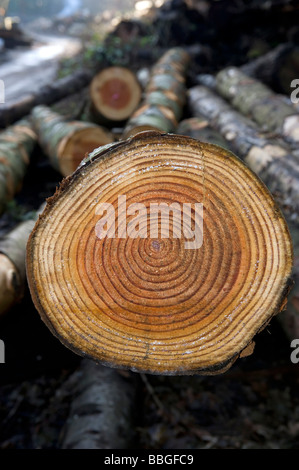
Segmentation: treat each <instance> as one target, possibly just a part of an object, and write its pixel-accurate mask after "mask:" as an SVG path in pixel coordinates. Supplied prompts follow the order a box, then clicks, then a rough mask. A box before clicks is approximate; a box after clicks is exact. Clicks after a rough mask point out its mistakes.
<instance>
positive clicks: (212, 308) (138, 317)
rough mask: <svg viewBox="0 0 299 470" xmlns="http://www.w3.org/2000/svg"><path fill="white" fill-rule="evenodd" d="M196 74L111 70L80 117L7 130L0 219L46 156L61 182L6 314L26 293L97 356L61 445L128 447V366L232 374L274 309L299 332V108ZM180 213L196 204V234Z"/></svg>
mask: <svg viewBox="0 0 299 470" xmlns="http://www.w3.org/2000/svg"><path fill="white" fill-rule="evenodd" d="M190 64H191V65H190ZM191 66H192V56H191V55H190V54H189V53H187V52H186V51H185V50H184V49H183V48H179V47H175V48H172V49H169V50H168V51H166V52H165V53H164V54H163V55H162V56H161V58H160V59H159V60H158V61H157V62H155V63H154V65H153V66H152V67H151V69H150V75H149V77H148V79H147V80H146V84H145V86H144V88H142V87H141V85H140V83H139V81H138V80H137V79H136V78H135V75H134V74H133V73H131V72H130V71H128V70H125V69H124V68H121V74H120V68H119V69H118V70H117V71H116V70H115V68H113V70H112V69H111V68H109V69H106V70H103V71H102V73H100V74H97V75H96V76H95V77H94V79H93V80H92V81H91V86H90V87H89V89H88V90H89V93H90V95H89V97H88V101H87V102H86V103H78V109H79V108H80V110H81V111H82V110H83V109H84V110H85V111H84V112H83V113H81V112H80V113H79V112H78V113H77V116H76V118H74V117H67V116H66V115H62V114H60V113H58V112H56V111H54V110H53V109H52V107H50V106H48V104H49V103H48V102H47V100H45V101H46V103H44V104H40V103H35V105H34V106H33V107H32V106H31V107H30V110H29V112H28V113H27V114H26V118H25V119H24V120H22V121H20V122H17V123H16V124H15V125H11V126H9V127H6V128H5V130H4V131H3V132H2V133H1V134H0V151H1V154H2V157H1V158H0V179H1V182H3V184H2V185H1V186H0V192H1V193H0V208H1V211H2V212H4V211H5V209H6V203H7V201H8V200H9V199H11V198H13V197H14V196H15V195H16V194H17V193H18V191H19V190H20V189H21V187H22V181H23V179H24V177H25V175H26V172H27V168H28V164H29V163H30V159H31V156H32V154H33V150H34V149H36V148H38V149H39V151H40V152H39V154H40V156H45V157H46V159H48V160H47V161H49V162H50V164H51V166H52V167H53V168H54V169H55V170H57V172H59V174H60V175H61V181H60V185H59V187H58V188H57V190H56V192H55V194H54V195H53V196H52V197H50V198H48V199H47V201H46V204H45V206H42V207H40V208H37V213H36V218H34V217H33V218H31V219H30V220H27V221H25V222H22V223H20V224H17V225H16V226H15V227H14V228H13V229H12V230H10V231H9V232H7V233H6V234H5V235H4V236H3V237H2V238H1V239H0V285H1V289H0V314H4V313H5V314H7V312H8V311H9V310H10V309H11V308H12V307H13V306H14V305H16V304H17V303H18V302H22V297H23V295H24V291H25V289H26V288H27V286H28V287H29V291H30V294H31V297H32V300H33V303H34V306H35V308H36V310H37V311H38V313H39V314H40V316H41V319H42V320H43V321H44V323H45V325H46V326H47V327H48V328H49V330H50V332H51V333H53V335H54V336H55V337H57V338H58V339H59V340H60V342H61V343H62V344H63V345H65V346H66V347H68V348H69V349H70V350H71V351H73V352H74V353H76V354H79V355H80V356H82V357H84V359H83V361H82V363H81V366H80V368H79V370H78V371H77V372H78V374H79V376H80V377H81V378H82V381H80V380H78V382H77V388H76V390H75V391H74V401H73V403H72V406H71V410H70V417H69V420H68V421H67V423H66V425H65V428H64V434H63V448H97V446H99V445H100V446H102V447H105V448H111V441H113V440H115V439H119V442H120V445H121V446H122V447H124V448H126V447H128V446H130V439H129V437H130V436H129V431H128V426H129V423H130V422H131V418H132V414H133V413H132V401H134V393H135V386H136V383H135V382H134V381H131V378H132V376H131V375H129V376H128V377H129V381H128V380H124V377H126V376H122V375H121V374H119V370H123V369H130V371H133V372H138V373H140V374H143V373H152V374H160V375H186V374H189V375H194V374H198V375H215V374H220V373H224V372H226V371H228V370H229V369H230V368H231V367H232V366H233V364H234V363H235V362H236V361H237V360H238V359H239V358H242V357H246V356H247V355H249V354H251V353H252V352H253V349H254V343H255V337H256V335H257V334H258V333H259V332H260V331H262V330H263V329H264V328H265V327H266V326H267V325H268V324H269V322H271V320H272V319H273V317H274V316H275V315H278V318H279V319H281V323H282V324H283V327H284V328H285V331H286V332H287V334H288V336H289V337H290V338H293V337H294V335H296V334H298V332H299V287H298V285H299V264H298V256H299V170H298V168H299V152H298V148H297V147H296V145H297V141H298V127H297V123H298V114H297V111H296V109H295V108H294V107H293V106H292V105H291V103H290V102H289V101H288V100H286V99H285V98H282V97H281V96H280V95H278V94H277V93H275V92H274V91H273V90H272V89H271V87H270V86H269V85H268V84H267V85H266V84H265V83H263V82H262V81H261V80H259V79H258V78H257V77H254V73H253V72H251V75H250V73H249V72H248V74H247V72H246V71H245V70H243V69H242V68H236V67H230V68H224V69H223V70H221V71H219V72H217V73H216V74H215V75H214V76H211V78H212V80H209V81H207V82H206V83H207V86H205V85H198V84H195V83H192V86H188V80H187V76H188V69H189V68H190V67H191ZM120 77H121V78H122V80H123V82H122V83H123V84H124V82H126V86H124V85H121V84H120ZM106 81H107V82H106ZM103 83H104V84H103ZM105 83H106V84H105ZM107 83H108V85H107ZM209 83H210V84H212V86H210V87H209V86H208V84H209ZM102 86H103V87H104V91H103V90H102V88H101V87H102ZM115 87H116V88H115ZM117 87H118V88H117ZM123 91H124V96H125V95H126V96H127V98H123V97H122V92H123ZM110 92H111V93H110ZM60 96H61V95H60ZM131 98H132V99H131ZM126 100H127V101H126ZM50 101H51V100H50ZM91 103H92V105H91ZM28 109H29V108H28ZM0 119H1V116H0ZM100 123H101V124H100ZM103 126H104V127H103ZM115 126H119V129H118V130H117V132H116V131H115ZM40 158H42V157H40ZM124 201H127V202H128V206H129V209H128V207H127V206H126V205H125V202H124ZM102 203H104V204H108V205H106V206H105V208H104V209H103V207H102V206H101V204H102ZM196 203H200V204H202V207H203V212H199V213H197V212H196V211H195V207H196V206H195V204H196ZM165 204H166V206H167V205H168V207H171V210H169V212H167V213H165V212H163V211H162V209H163V208H164V207H165ZM178 204H179V206H180V207H183V205H184V204H187V205H188V204H189V205H190V206H191V207H192V209H190V214H189V220H190V226H189V231H188V230H187V231H185V232H184V224H183V222H184V220H188V217H187V219H184V217H183V216H182V217H179V215H178V214H179V211H178V207H177V205H178ZM131 205H132V206H131ZM152 205H154V206H155V207H156V206H157V205H158V207H159V208H160V211H161V213H160V214H159V212H158V213H156V215H155V217H154V221H155V223H156V224H157V226H156V227H157V230H156V232H154V235H153V236H149V237H148V236H147V235H148V234H150V233H151V232H150V229H151V221H150V220H149V219H148V214H149V210H150V208H151V206H152ZM100 206H101V207H100ZM105 211H106V212H105ZM37 215H38V218H37ZM183 215H184V214H183ZM171 216H172V217H173V219H171ZM111 217H112V218H111ZM113 217H114V219H113ZM169 220H170V221H172V223H171V224H170V229H169V230H168V229H167V227H166V225H165V222H167V221H168V222H169ZM111 233H114V235H115V236H111V237H110V236H109V234H111ZM179 233H181V234H183V235H184V236H183V237H182V236H181V237H180V236H178V234H179ZM191 235H192V236H193V237H194V238H193V239H192V237H191ZM197 236H198V239H197ZM201 237H202V238H201ZM186 241H187V245H186ZM195 242H198V246H197V245H196V246H195V245H194V243H195ZM188 243H189V244H190V243H191V246H189V245H188ZM192 243H193V244H192ZM293 252H294V254H293ZM294 280H295V285H294V282H293V281H294ZM286 309H287V310H286ZM90 359H91V360H92V361H90ZM97 363H100V365H97ZM103 366H104V367H103ZM106 366H110V367H109V368H107V367H106ZM113 369H116V370H113ZM126 373H127V372H126ZM131 373H132V372H129V374H131ZM104 381H105V382H107V383H108V388H107V387H104V388H103V383H104ZM107 383H106V385H107ZM108 396H110V397H111V400H114V401H113V403H112V405H111V406H110V407H109V406H108V407H105V403H106V398H107V397H108ZM103 397H105V400H104V401H103V400H102V398H103ZM115 403H118V405H119V408H117V407H116V406H115ZM116 414H117V415H118V416H121V419H122V427H121V429H120V428H117V425H115V426H114V427H111V429H110V431H111V433H110V434H109V435H106V434H105V433H104V432H103V429H106V428H107V427H108V426H110V424H111V422H114V423H115V421H116V420H117V417H116ZM76 417H77V418H76ZM78 417H79V418H78ZM108 422H109V423H110V424H109V425H108V424H107V423H108ZM119 433H120V434H121V435H119ZM126 433H127V434H128V435H126Z"/></svg>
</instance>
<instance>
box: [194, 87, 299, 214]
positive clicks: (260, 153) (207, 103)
mask: <svg viewBox="0 0 299 470" xmlns="http://www.w3.org/2000/svg"><path fill="white" fill-rule="evenodd" d="M189 104H190V109H191V111H192V113H193V115H194V116H196V115H197V113H199V114H200V115H203V116H204V117H205V118H206V119H207V120H209V121H210V122H211V123H213V126H214V127H215V128H216V129H217V130H218V131H219V132H220V133H221V134H222V135H223V136H224V137H225V139H226V140H227V141H228V142H229V143H230V145H231V146H232V148H233V149H234V151H235V152H236V153H237V155H239V156H240V157H241V158H243V159H244V161H245V162H246V163H247V164H248V165H249V166H250V168H251V169H252V170H253V171H254V172H255V173H257V175H259V177H260V178H261V179H262V180H263V181H264V182H265V184H266V185H267V186H268V187H269V189H270V191H271V192H272V193H273V194H274V195H275V198H276V200H277V202H279V204H280V205H281V207H282V208H283V210H284V212H285V213H286V214H288V216H289V219H290V220H292V221H294V222H295V221H296V223H298V222H299V169H298V163H299V157H298V154H297V153H296V152H295V151H292V150H291V149H290V147H288V145H287V144H286V143H285V142H283V141H282V140H280V139H274V138H273V139H271V138H269V137H267V136H265V134H263V133H262V132H261V131H260V129H259V128H258V127H257V126H256V125H255V124H254V123H253V122H252V121H251V120H249V119H248V118H246V117H244V116H242V114H240V113H239V112H238V111H236V110H234V109H233V108H232V107H231V106H230V105H229V104H228V103H227V102H226V101H225V100H224V99H222V98H221V97H220V96H218V95H217V94H216V93H214V92H213V91H211V90H209V89H208V88H206V87H203V86H196V87H193V88H191V89H190V90H189Z"/></svg>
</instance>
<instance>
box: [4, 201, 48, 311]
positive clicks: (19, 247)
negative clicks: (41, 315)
mask: <svg viewBox="0 0 299 470" xmlns="http://www.w3.org/2000/svg"><path fill="white" fill-rule="evenodd" d="M43 209H44V204H42V206H41V207H40V209H39V210H38V211H37V212H36V213H35V214H32V217H31V218H30V219H28V220H25V221H24V222H20V223H19V224H17V225H16V227H14V228H13V229H12V230H10V231H9V232H8V233H7V234H6V235H5V236H4V237H2V238H1V239H0V315H2V314H4V313H7V312H8V311H9V310H10V308H11V307H13V306H14V305H15V304H16V303H17V302H19V301H20V300H21V299H22V297H23V295H24V291H25V286H26V283H27V281H26V267H25V258H26V245H27V241H28V238H29V235H30V233H31V231H32V230H33V228H34V225H35V221H36V218H37V216H38V214H39V213H40V212H41V211H42V210H43Z"/></svg>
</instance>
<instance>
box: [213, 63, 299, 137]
mask: <svg viewBox="0 0 299 470" xmlns="http://www.w3.org/2000/svg"><path fill="white" fill-rule="evenodd" d="M216 89H217V91H218V92H219V94H220V95H221V96H223V97H224V98H226V99H228V100H229V101H230V102H231V103H232V105H233V106H234V107H235V108H236V109H238V110H239V111H240V112H241V113H242V114H244V115H246V116H249V117H250V118H252V119H253V120H254V121H255V122H256V123H257V124H258V125H259V126H260V127H261V128H262V129H265V130H266V131H268V132H273V133H276V134H278V135H281V136H282V137H284V138H285V139H286V140H287V141H289V142H290V143H295V144H297V145H298V142H299V113H298V112H296V110H295V109H294V106H293V104H292V103H291V102H287V101H286V100H285V98H283V97H282V96H280V95H278V94H277V93H275V92H273V91H272V90H271V89H270V88H269V87H268V86H266V85H264V84H263V83H262V82H261V81H260V80H257V79H255V78H252V77H249V76H248V75H246V74H245V73H244V72H242V71H241V70H240V69H238V68H237V67H229V68H227V69H224V70H222V71H221V72H219V73H218V74H217V77H216Z"/></svg>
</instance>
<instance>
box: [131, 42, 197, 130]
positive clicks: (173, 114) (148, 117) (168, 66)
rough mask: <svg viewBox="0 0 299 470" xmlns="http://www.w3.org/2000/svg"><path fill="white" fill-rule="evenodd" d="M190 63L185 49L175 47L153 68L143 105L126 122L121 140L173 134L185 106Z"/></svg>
mask: <svg viewBox="0 0 299 470" xmlns="http://www.w3.org/2000/svg"><path fill="white" fill-rule="evenodd" d="M189 60H190V56H189V54H188V53H187V52H186V51H185V50H184V49H182V48H179V47H175V48H171V49H169V50H168V51H166V52H165V53H164V54H163V55H162V57H161V58H160V59H159V60H158V61H157V62H156V63H155V64H154V66H153V67H152V70H151V74H150V77H149V80H148V82H147V86H146V89H145V92H144V97H143V102H142V104H141V105H140V106H139V107H138V109H137V110H136V111H135V112H134V113H133V115H132V116H131V118H130V119H129V120H128V122H127V124H126V126H125V129H124V132H123V137H124V138H127V137H129V136H130V135H131V136H133V135H135V134H137V133H139V132H141V131H145V130H157V131H162V132H166V133H168V132H174V131H175V129H176V127H177V125H178V122H179V120H180V119H181V117H182V113H183V107H184V105H185V102H186V87H185V74H186V70H187V65H188V63H189Z"/></svg>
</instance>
